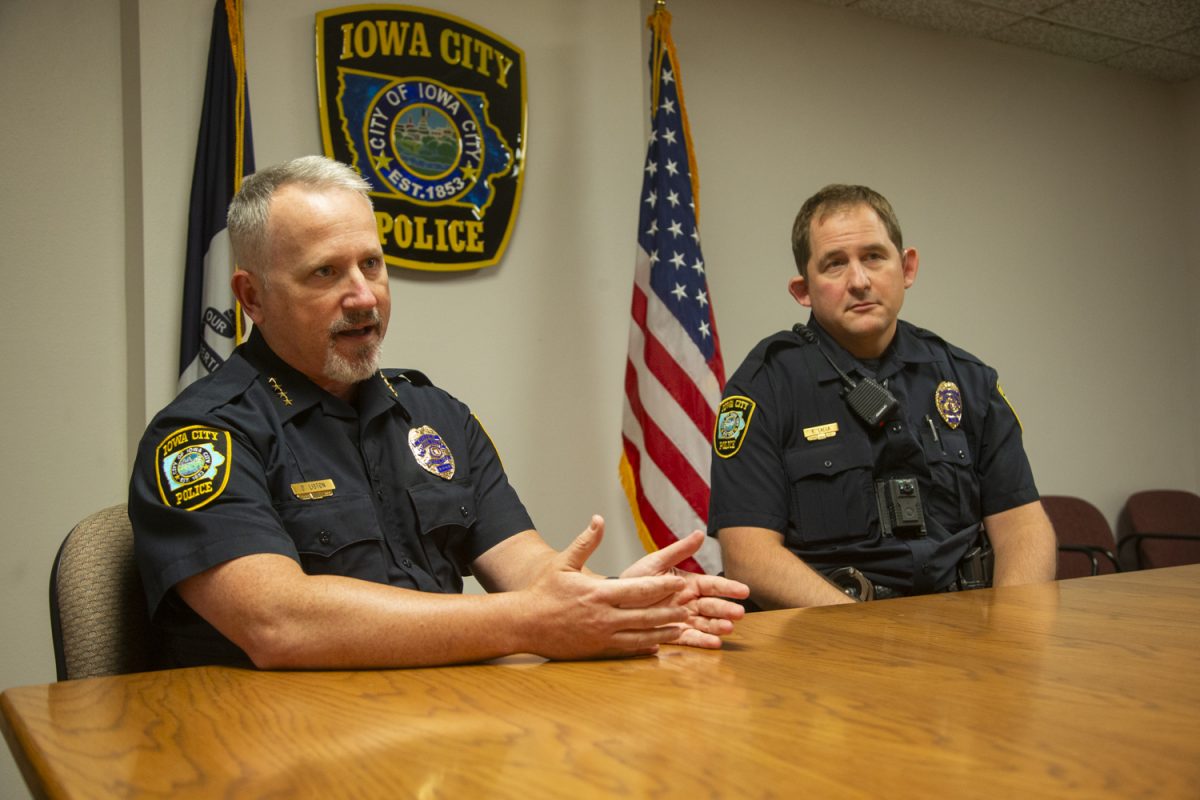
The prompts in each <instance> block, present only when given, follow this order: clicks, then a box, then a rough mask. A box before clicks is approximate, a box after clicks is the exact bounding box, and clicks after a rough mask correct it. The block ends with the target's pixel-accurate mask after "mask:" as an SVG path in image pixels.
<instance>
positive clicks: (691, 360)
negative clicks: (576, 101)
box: [621, 3, 725, 574]
mask: <svg viewBox="0 0 1200 800" xmlns="http://www.w3.org/2000/svg"><path fill="white" fill-rule="evenodd" d="M648 24H649V26H650V29H651V30H652V31H653V34H654V36H653V46H652V48H651V57H650V80H651V87H652V89H651V94H652V101H651V121H652V128H651V131H650V143H649V146H648V148H647V154H646V164H645V172H644V177H643V180H642V193H641V204H640V208H641V212H640V214H639V215H638V232H637V267H636V270H635V272H634V281H633V310H632V315H633V318H632V320H631V322H630V326H629V357H628V360H627V361H626V363H625V415H624V421H623V425H622V431H621V434H622V440H623V445H624V452H623V454H622V456H621V483H622V485H623V486H624V489H625V494H626V496H627V497H628V498H629V505H630V508H631V509H632V511H633V518H634V522H635V523H636V525H637V529H638V534H639V536H640V537H641V540H642V544H643V545H644V546H645V548H646V550H647V551H648V552H653V551H654V550H658V549H660V548H663V547H666V546H667V545H669V544H671V543H672V542H674V541H675V540H676V539H678V538H679V537H681V536H686V535H687V534H689V533H691V532H692V531H693V530H696V529H697V528H699V529H701V530H703V529H704V527H705V524H706V520H707V519H708V470H709V464H710V460H711V456H712V446H711V444H710V440H711V438H712V431H713V423H714V421H715V416H716V411H715V410H716V408H717V405H718V404H719V403H720V401H721V390H722V389H723V388H724V386H725V364H724V362H723V361H722V360H721V345H720V342H719V341H718V339H717V326H716V322H715V321H714V319H713V310H712V302H711V300H710V298H709V296H708V280H707V278H706V276H705V266H704V257H703V256H702V255H701V253H700V231H699V228H698V227H697V224H696V220H697V202H696V201H697V198H698V186H699V182H698V179H697V177H696V175H697V173H696V167H695V161H694V158H693V154H692V140H691V134H690V133H689V131H688V123H687V115H686V112H685V110H684V106H683V89H682V87H681V86H680V81H679V59H678V56H677V54H676V52H675V45H674V43H673V42H672V41H671V14H670V12H668V11H667V10H666V8H664V7H663V5H662V4H661V3H660V4H659V5H658V8H657V9H656V10H655V12H654V14H653V15H651V17H650V19H649V21H648ZM680 566H682V567H684V568H685V569H690V570H692V571H694V572H707V573H710V574H715V573H717V572H719V571H720V569H721V558H720V550H719V548H718V547H717V544H716V542H715V541H714V540H712V539H711V538H710V539H706V540H705V543H704V547H703V548H702V549H701V550H700V552H698V553H697V554H696V556H695V559H694V560H693V559H689V560H688V561H686V562H684V563H683V564H681V565H680Z"/></svg>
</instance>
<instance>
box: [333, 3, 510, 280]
mask: <svg viewBox="0 0 1200 800" xmlns="http://www.w3.org/2000/svg"><path fill="white" fill-rule="evenodd" d="M317 76H318V78H317V79H318V84H319V85H318V95H319V97H318V100H319V105H320V117H321V136H322V140H323V141H324V145H325V155H327V156H329V157H330V158H334V159H337V160H338V161H342V162H344V163H346V164H350V165H351V166H353V167H354V168H355V169H357V170H358V171H359V172H360V173H361V174H362V176H363V177H364V178H366V179H367V181H368V182H370V184H371V186H372V192H371V197H372V200H373V202H374V204H375V219H376V222H377V223H378V225H379V235H380V240H381V241H382V243H383V251H384V257H385V259H386V260H387V261H388V263H390V264H394V265H397V266H402V267H412V268H415V269H423V270H438V271H448V270H466V269H477V268H479V267H486V266H490V265H492V264H495V263H496V262H498V261H499V260H500V258H501V256H503V254H504V249H505V247H506V246H507V244H508V239H509V235H510V234H511V233H512V229H513V223H514V222H515V220H516V216H517V207H518V205H519V203H520V199H521V184H522V183H523V181H524V178H525V170H524V158H525V54H524V53H523V52H522V51H521V50H520V48H518V47H516V46H514V45H512V44H511V43H509V42H507V41H505V40H504V39H501V38H500V37H498V36H496V35H495V34H493V33H491V32H489V31H486V30H484V29H483V28H479V27H476V26H475V25H472V24H471V23H469V22H467V21H465V20H462V19H459V18H457V17H453V16H450V15H449V14H442V13H439V12H437V11H430V10H427V9H420V8H413V7H411V6H396V5H358V6H345V7H342V8H335V9H331V10H329V11H322V12H319V13H318V14H317Z"/></svg>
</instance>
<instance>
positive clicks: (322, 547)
mask: <svg viewBox="0 0 1200 800" xmlns="http://www.w3.org/2000/svg"><path fill="white" fill-rule="evenodd" d="M368 189H369V187H368V185H367V183H366V182H365V181H364V180H363V179H362V178H361V176H359V175H358V174H357V173H355V172H354V171H353V170H351V169H350V168H349V167H346V166H344V165H342V164H339V163H337V162H334V161H330V160H328V159H325V158H322V157H319V156H311V157H304V158H299V159H295V160H293V161H289V162H286V163H284V164H281V165H278V166H276V167H271V168H269V169H266V170H262V171H260V172H258V173H256V174H255V175H253V176H251V177H249V178H247V179H246V181H245V182H244V183H243V185H242V188H241V191H239V193H238V195H237V196H236V197H235V198H234V201H233V203H232V204H231V206H230V209H229V216H228V224H229V233H230V239H231V241H232V244H233V248H234V256H235V259H236V263H237V265H238V269H237V271H236V272H235V274H234V276H233V279H232V287H233V292H234V294H235V295H236V297H237V299H238V301H239V302H240V303H241V306H242V308H243V309H244V310H245V312H246V314H247V315H248V316H249V317H250V319H251V320H252V321H253V323H254V330H253V332H252V333H251V335H250V338H249V340H248V341H247V342H246V343H245V344H244V345H242V346H241V347H239V348H238V349H237V350H236V351H235V352H234V354H233V356H232V357H231V358H230V359H229V360H228V361H227V362H226V363H225V365H224V366H222V367H221V368H220V369H219V370H217V371H216V372H215V373H213V374H212V375H210V376H209V377H207V378H204V379H202V380H200V381H197V382H196V383H194V384H192V385H191V386H189V387H188V388H187V389H186V390H184V392H183V393H182V394H180V396H179V397H178V398H177V399H176V400H175V401H174V402H172V403H171V404H170V405H169V406H168V407H167V408H166V409H164V410H163V411H162V412H160V413H159V414H158V415H157V416H156V417H155V419H154V420H153V421H152V422H151V424H150V426H149V428H148V429H147V431H146V433H145V435H144V436H143V438H142V442H141V445H140V448H139V451H138V457H137V462H136V464H135V467H134V472H133V478H132V481H131V485H130V497H129V513H130V518H131V520H132V522H133V526H134V537H135V539H134V541H135V547H136V551H137V557H138V565H139V568H140V570H141V573H142V577H143V581H144V584H145V588H146V596H147V602H148V604H149V610H150V613H151V616H152V618H153V620H154V624H155V628H156V630H157V632H158V633H159V634H160V635H161V640H162V642H163V647H162V653H161V658H160V663H161V665H162V666H188V665H198V664H235V665H244V666H249V665H253V666H257V667H259V668H334V669H336V668H354V667H393V666H421V665H435V664H449V663H460V662H469V661H479V660H484V659H489V658H494V657H497V656H502V655H506V654H510V653H519V652H528V653H535V654H538V655H542V656H545V657H547V658H554V659H575V658H595V657H608V656H628V655H642V654H649V653H653V652H655V651H656V650H657V648H658V645H660V644H663V643H679V644H688V645H694V646H699V647H719V646H720V641H721V639H720V637H721V636H722V635H724V634H727V633H728V632H729V631H730V630H731V629H732V625H733V621H735V620H736V619H738V618H740V616H741V614H742V609H741V607H740V606H738V605H737V604H735V603H731V602H729V601H727V600H724V599H721V598H722V597H733V598H743V597H745V596H746V595H747V593H748V590H747V588H746V587H745V586H743V585H742V584H739V583H737V582H735V581H731V580H727V579H724V578H719V577H716V576H698V575H691V574H688V573H682V572H680V571H677V570H676V569H675V568H674V567H675V565H676V564H677V563H678V562H679V561H681V560H682V559H684V558H686V557H688V556H689V555H691V554H692V553H694V552H695V550H696V549H697V548H698V547H699V546H700V543H701V542H702V540H703V535H702V534H701V533H700V532H694V533H693V534H692V535H691V536H688V537H685V538H683V539H681V540H680V541H679V542H678V543H677V544H675V545H672V546H671V547H669V548H666V549H664V550H660V551H658V552H657V553H653V554H651V555H648V556H646V557H644V558H642V559H641V560H639V561H638V562H636V563H635V564H633V565H632V566H631V567H629V568H628V569H627V570H626V571H625V572H624V573H623V574H622V576H621V578H620V579H618V580H607V581H606V580H601V579H600V576H597V575H595V574H593V573H591V572H589V571H588V570H587V569H586V567H585V562H586V560H587V558H588V557H589V556H590V555H591V553H592V552H593V551H594V550H595V548H596V546H597V545H598V544H599V541H600V538H601V536H602V535H603V527H604V523H603V520H602V519H601V518H599V517H595V516H593V517H592V519H591V522H590V523H589V525H588V527H587V529H586V530H584V531H583V533H581V534H580V535H579V536H578V537H577V538H576V539H575V540H574V541H573V542H572V544H571V545H569V546H568V547H567V548H566V549H565V550H563V551H562V552H557V551H555V550H553V549H552V548H550V547H549V546H548V545H547V544H546V543H545V542H544V541H543V540H542V538H541V536H540V535H539V534H538V533H537V531H536V530H534V527H533V523H532V522H531V521H530V519H529V515H528V514H527V513H526V511H525V508H524V506H523V505H522V504H521V502H520V500H519V499H518V497H517V495H516V492H515V491H514V490H513V488H512V486H511V485H510V484H509V482H508V478H507V476H506V475H505V473H504V470H503V468H502V466H501V464H500V459H499V457H498V455H497V453H496V450H495V447H494V446H493V444H492V442H491V440H490V439H489V438H488V436H487V434H486V433H485V432H484V430H483V427H482V426H481V425H480V424H479V422H478V420H477V419H476V418H475V416H474V415H473V414H472V413H471V411H470V410H469V409H468V408H467V407H466V406H465V405H464V404H462V403H461V402H459V401H458V400H456V399H455V398H453V397H451V396H450V395H448V394H446V393H445V392H444V391H442V390H440V389H438V388H436V387H434V386H433V385H432V384H431V383H430V382H429V380H428V379H427V378H426V377H425V376H424V375H422V374H421V373H420V372H417V371H414V370H391V369H384V370H380V369H379V367H378V361H379V350H380V345H381V343H382V341H383V337H384V334H385V333H386V331H387V325H388V319H389V313H390V308H391V299H390V292H389V286H388V278H387V270H386V266H385V264H384V259H383V252H382V249H381V247H380V242H379V236H378V232H377V229H376V225H375V217H374V214H373V212H372V209H371V203H370V199H369V196H368ZM465 574H474V575H475V576H476V577H477V578H478V580H479V582H480V583H481V584H482V585H483V586H484V588H486V589H487V590H488V592H489V593H488V594H486V595H463V594H461V592H462V585H463V584H462V576H463V575H465Z"/></svg>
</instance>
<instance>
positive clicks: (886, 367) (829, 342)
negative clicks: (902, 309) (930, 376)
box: [808, 316, 934, 383]
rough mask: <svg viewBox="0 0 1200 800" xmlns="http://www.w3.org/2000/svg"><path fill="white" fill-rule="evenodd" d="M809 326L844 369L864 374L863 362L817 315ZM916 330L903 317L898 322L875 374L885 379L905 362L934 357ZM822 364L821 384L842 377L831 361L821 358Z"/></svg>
mask: <svg viewBox="0 0 1200 800" xmlns="http://www.w3.org/2000/svg"><path fill="white" fill-rule="evenodd" d="M808 327H810V328H812V329H813V330H814V331H816V333H817V336H818V337H819V338H820V341H821V347H823V348H824V349H825V352H826V353H827V354H828V355H829V357H830V358H832V359H833V360H834V363H836V364H837V365H838V367H840V368H841V370H842V371H843V372H846V373H851V372H854V373H857V374H858V375H860V376H861V375H863V369H862V364H861V362H859V360H858V359H856V358H855V357H854V356H852V355H850V353H848V352H847V351H846V350H845V349H843V348H842V346H841V345H840V344H838V343H837V341H836V340H834V338H833V337H832V336H830V335H829V333H828V332H827V331H826V330H825V329H824V328H822V327H821V325H820V323H818V322H817V320H816V318H815V317H812V316H810V317H809V320H808ZM914 330H916V329H915V328H914V327H913V326H912V325H909V324H908V323H907V322H905V321H904V320H897V321H896V334H895V335H894V336H893V337H892V341H891V344H889V345H888V346H887V349H886V350H884V351H883V355H882V356H880V359H879V369H878V370H877V371H876V373H875V377H876V378H878V379H879V380H886V379H887V378H890V377H891V376H893V375H895V374H896V373H898V372H900V370H902V369H903V368H904V366H905V365H906V364H914V363H924V362H928V361H932V360H934V355H933V353H932V351H930V349H929V348H928V347H926V346H924V343H923V342H922V341H921V340H920V339H919V338H918V337H917V336H916V335H915V334H914V333H913V331H914ZM819 364H820V366H819V367H818V372H817V378H818V380H820V381H821V382H822V383H825V382H827V381H836V380H840V378H839V376H838V373H837V370H835V369H834V368H833V367H832V366H830V364H829V362H828V361H826V360H825V359H821V360H820V362H819Z"/></svg>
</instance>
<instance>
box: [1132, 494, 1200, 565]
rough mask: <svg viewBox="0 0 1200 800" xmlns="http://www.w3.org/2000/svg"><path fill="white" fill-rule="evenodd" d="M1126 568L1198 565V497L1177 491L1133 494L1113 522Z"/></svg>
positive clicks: (1199, 559)
mask: <svg viewBox="0 0 1200 800" xmlns="http://www.w3.org/2000/svg"><path fill="white" fill-rule="evenodd" d="M1117 534H1118V543H1117V552H1118V553H1119V554H1120V556H1121V563H1122V564H1124V565H1125V568H1126V569H1131V568H1132V569H1152V568H1154V567H1174V566H1177V565H1180V564H1197V563H1200V495H1197V494H1196V493H1195V492H1188V491H1183V490H1178V489H1151V490H1147V491H1144V492H1134V493H1133V494H1131V495H1130V496H1129V499H1128V500H1126V501H1125V508H1124V509H1122V511H1121V516H1120V518H1119V519H1118V521H1117Z"/></svg>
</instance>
